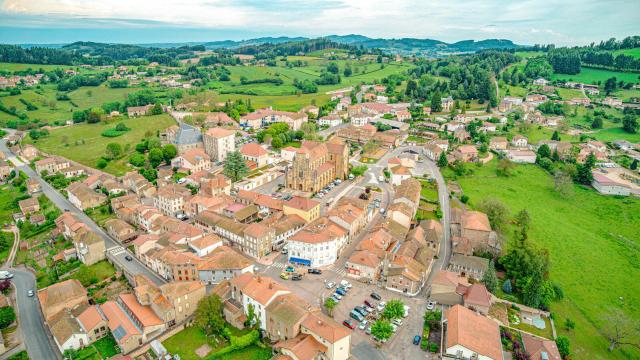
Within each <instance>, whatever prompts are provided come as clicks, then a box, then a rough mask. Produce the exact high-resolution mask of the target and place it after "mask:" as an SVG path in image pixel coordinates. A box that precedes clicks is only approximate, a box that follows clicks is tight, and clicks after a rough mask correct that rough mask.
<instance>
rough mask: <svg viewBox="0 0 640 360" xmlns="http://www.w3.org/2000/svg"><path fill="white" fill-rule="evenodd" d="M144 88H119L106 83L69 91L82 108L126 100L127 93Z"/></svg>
mask: <svg viewBox="0 0 640 360" xmlns="http://www.w3.org/2000/svg"><path fill="white" fill-rule="evenodd" d="M141 89H142V88H117V89H112V88H110V87H108V86H106V85H104V84H102V85H100V86H84V87H81V88H78V89H76V90H74V91H71V92H70V93H69V98H71V100H72V101H73V102H74V103H75V104H76V105H78V108H79V109H80V110H84V109H88V108H91V107H96V106H102V104H104V103H108V102H113V101H120V102H122V101H124V100H125V98H126V97H127V94H129V93H132V92H135V91H138V90H141Z"/></svg>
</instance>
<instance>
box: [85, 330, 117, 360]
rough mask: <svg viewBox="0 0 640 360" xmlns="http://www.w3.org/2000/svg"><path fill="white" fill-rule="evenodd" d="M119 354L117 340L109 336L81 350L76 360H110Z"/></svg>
mask: <svg viewBox="0 0 640 360" xmlns="http://www.w3.org/2000/svg"><path fill="white" fill-rule="evenodd" d="M119 353H120V348H118V344H116V340H115V339H114V338H113V336H112V335H108V336H105V337H103V338H102V339H100V340H98V341H96V342H94V343H93V344H91V345H90V346H87V347H85V348H84V349H82V350H80V351H79V352H78V356H77V358H76V359H80V360H94V359H95V360H102V359H109V358H111V357H113V356H115V355H117V354H119Z"/></svg>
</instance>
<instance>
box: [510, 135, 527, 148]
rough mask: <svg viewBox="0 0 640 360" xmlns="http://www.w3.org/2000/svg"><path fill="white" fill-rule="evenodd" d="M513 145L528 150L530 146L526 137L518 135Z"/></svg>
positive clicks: (512, 142)
mask: <svg viewBox="0 0 640 360" xmlns="http://www.w3.org/2000/svg"><path fill="white" fill-rule="evenodd" d="M511 145H513V146H515V147H518V148H526V147H527V146H528V145H529V140H527V138H526V137H524V136H522V135H520V134H518V135H516V136H514V137H513V139H511Z"/></svg>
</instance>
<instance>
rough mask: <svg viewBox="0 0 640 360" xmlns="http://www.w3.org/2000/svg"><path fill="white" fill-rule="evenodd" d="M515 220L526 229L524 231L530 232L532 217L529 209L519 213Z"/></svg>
mask: <svg viewBox="0 0 640 360" xmlns="http://www.w3.org/2000/svg"><path fill="white" fill-rule="evenodd" d="M514 220H515V223H516V225H518V226H519V227H520V228H521V229H524V231H528V230H529V226H531V215H529V212H528V211H527V209H522V210H520V211H518V213H517V214H516V216H515V218H514Z"/></svg>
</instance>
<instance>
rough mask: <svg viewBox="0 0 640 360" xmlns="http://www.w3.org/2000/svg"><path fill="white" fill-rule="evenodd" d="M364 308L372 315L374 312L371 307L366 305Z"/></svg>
mask: <svg viewBox="0 0 640 360" xmlns="http://www.w3.org/2000/svg"><path fill="white" fill-rule="evenodd" d="M363 307H364V309H365V310H367V312H368V313H372V312H373V310H374V309H373V308H372V307H371V306H367V305H364V306H363Z"/></svg>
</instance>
